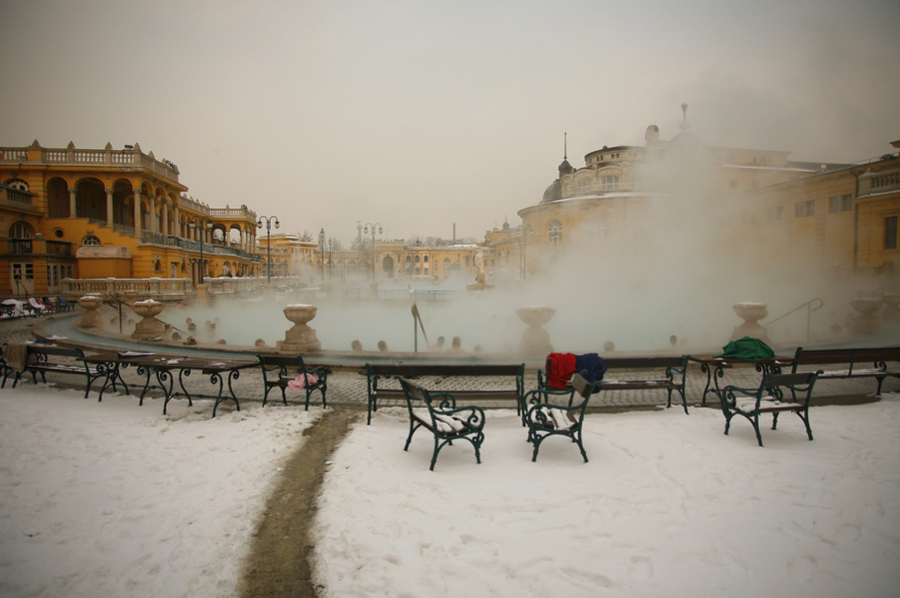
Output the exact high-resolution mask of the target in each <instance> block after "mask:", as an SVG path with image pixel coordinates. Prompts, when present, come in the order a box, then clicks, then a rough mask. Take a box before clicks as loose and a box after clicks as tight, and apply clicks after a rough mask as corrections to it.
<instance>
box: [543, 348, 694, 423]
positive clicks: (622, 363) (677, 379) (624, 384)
mask: <svg viewBox="0 0 900 598" xmlns="http://www.w3.org/2000/svg"><path fill="white" fill-rule="evenodd" d="M689 359H690V356H689V355H681V356H677V357H675V356H673V357H604V358H603V365H605V366H606V375H605V376H604V377H603V380H601V381H600V387H599V389H600V390H603V391H610V390H665V391H666V392H667V394H668V400H667V401H666V407H667V408H668V407H671V406H672V391H673V390H674V391H678V394H680V395H681V404H682V406H683V407H684V412H685V413H688V407H687V397H686V396H685V378H686V376H687V366H688V360H689ZM550 367H551V365H550V357H549V356H548V357H547V363H546V370H543V371H542V370H538V388H546V387H549V385H548V384H547V382H546V381H547V380H549V375H548V374H549V372H550ZM623 370H627V371H629V372H634V371H641V370H652V371H655V372H659V374H657V376H658V377H656V378H646V377H637V376H634V377H628V378H624V379H621V378H612V377H611V374H614V373H615V372H616V371H623ZM651 375H652V374H651Z"/></svg>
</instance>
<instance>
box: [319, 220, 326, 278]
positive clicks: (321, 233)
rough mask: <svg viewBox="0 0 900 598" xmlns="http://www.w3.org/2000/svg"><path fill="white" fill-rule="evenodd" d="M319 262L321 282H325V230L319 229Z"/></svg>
mask: <svg viewBox="0 0 900 598" xmlns="http://www.w3.org/2000/svg"><path fill="white" fill-rule="evenodd" d="M319 261H320V262H321V264H322V282H325V229H324V228H322V229H319Z"/></svg>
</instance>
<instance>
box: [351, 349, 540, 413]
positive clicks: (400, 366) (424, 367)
mask: <svg viewBox="0 0 900 598" xmlns="http://www.w3.org/2000/svg"><path fill="white" fill-rule="evenodd" d="M429 376H433V377H436V378H441V384H440V388H435V389H434V391H433V392H434V393H435V394H437V393H443V392H446V393H450V394H452V395H454V396H458V397H465V398H466V400H474V399H485V400H509V401H515V403H516V413H521V412H522V397H523V396H524V394H525V364H524V363H522V364H518V365H516V364H492V363H471V364H445V363H377V364H375V363H367V364H366V380H367V384H368V417H367V420H366V421H367V423H368V424H371V423H372V412H373V411H377V410H378V399H389V398H394V399H399V398H402V397H404V396H407V394H406V393H404V391H403V389H402V388H379V387H378V382H379V380H381V379H385V378H386V379H394V378H398V379H399V378H404V379H408V378H417V377H418V378H421V377H429ZM454 377H512V378H513V379H514V382H515V388H491V389H471V390H457V389H455V388H453V383H452V382H450V381H448V380H447V378H454Z"/></svg>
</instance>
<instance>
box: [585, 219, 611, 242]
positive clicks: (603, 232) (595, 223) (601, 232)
mask: <svg viewBox="0 0 900 598" xmlns="http://www.w3.org/2000/svg"><path fill="white" fill-rule="evenodd" d="M608 234H609V221H608V220H607V219H606V218H601V217H597V218H594V219H593V220H591V221H590V223H589V224H588V237H590V238H591V239H602V238H604V237H606V236H607V235H608Z"/></svg>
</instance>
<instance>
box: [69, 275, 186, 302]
mask: <svg viewBox="0 0 900 598" xmlns="http://www.w3.org/2000/svg"><path fill="white" fill-rule="evenodd" d="M62 289H63V291H62V292H63V295H64V296H66V297H73V298H76V299H77V298H78V297H83V296H84V295H120V296H121V295H124V296H126V297H135V298H138V299H158V300H165V299H168V300H173V299H183V298H185V297H188V296H191V295H193V294H194V288H193V286H192V285H191V281H190V279H187V278H101V279H76V278H64V279H63V280H62Z"/></svg>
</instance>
